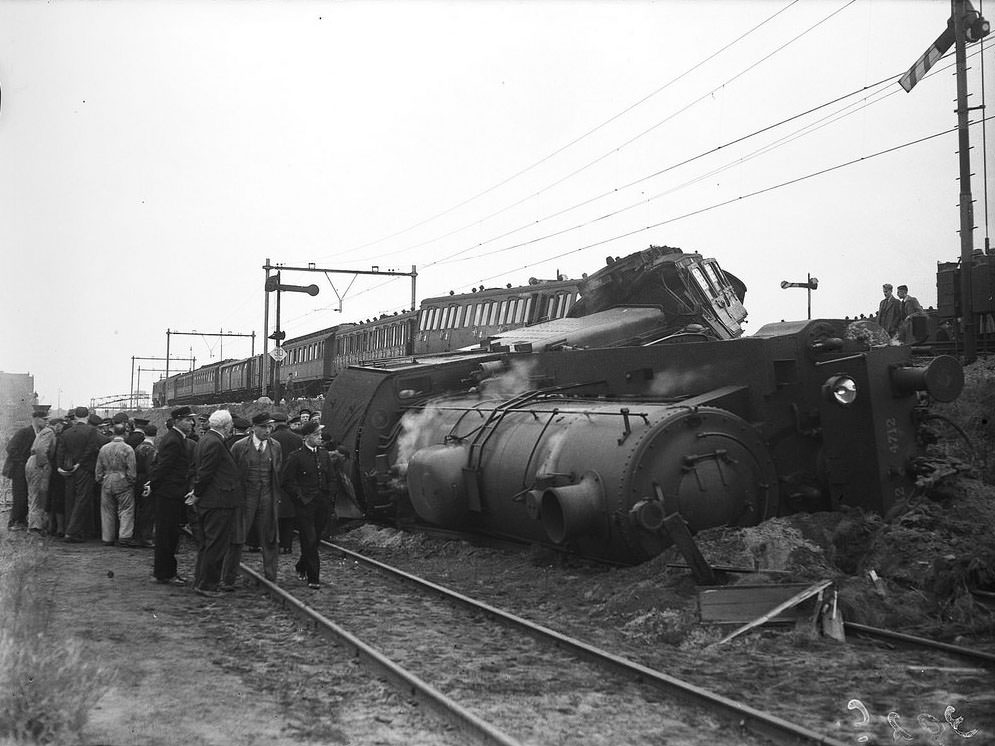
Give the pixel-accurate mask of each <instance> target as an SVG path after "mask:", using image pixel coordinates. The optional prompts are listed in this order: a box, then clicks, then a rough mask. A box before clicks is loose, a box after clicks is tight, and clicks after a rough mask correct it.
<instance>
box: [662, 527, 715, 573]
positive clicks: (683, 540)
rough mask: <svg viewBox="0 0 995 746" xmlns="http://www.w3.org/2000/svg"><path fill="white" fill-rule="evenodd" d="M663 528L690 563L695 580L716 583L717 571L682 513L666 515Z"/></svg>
mask: <svg viewBox="0 0 995 746" xmlns="http://www.w3.org/2000/svg"><path fill="white" fill-rule="evenodd" d="M663 529H664V531H666V532H667V534H668V535H669V536H670V539H671V541H673V542H674V546H676V547H677V550H678V551H679V552H680V553H681V555H682V556H683V557H684V559H685V561H686V562H687V563H688V566H689V567H690V568H691V574H692V575H694V580H695V582H696V583H698V584H699V585H715V573H714V572H712V568H711V566H710V565H709V564H708V561H707V560H706V559H705V558H704V556H702V554H701V551H700V550H699V549H698V545H697V544H695V543H694V539H692V538H691V532H690V531H688V525H687V523H686V522H685V521H684V518H683V517H682V516H681V514H680V513H671V514H670V515H668V516H666V517H665V518H664V519H663Z"/></svg>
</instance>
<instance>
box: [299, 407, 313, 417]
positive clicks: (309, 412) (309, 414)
mask: <svg viewBox="0 0 995 746" xmlns="http://www.w3.org/2000/svg"><path fill="white" fill-rule="evenodd" d="M305 412H307V413H308V416H309V417H310V416H311V414H312V412H311V410H310V409H302V410H301V411H300V412H298V413H297V414H298V416H300V415H302V414H304V413H305Z"/></svg>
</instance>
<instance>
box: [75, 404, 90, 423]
mask: <svg viewBox="0 0 995 746" xmlns="http://www.w3.org/2000/svg"><path fill="white" fill-rule="evenodd" d="M88 414H90V410H89V409H87V408H86V407H76V409H74V410H73V417H76V418H77V419H80V420H81V419H83V418H84V417H86V416H87V415H88Z"/></svg>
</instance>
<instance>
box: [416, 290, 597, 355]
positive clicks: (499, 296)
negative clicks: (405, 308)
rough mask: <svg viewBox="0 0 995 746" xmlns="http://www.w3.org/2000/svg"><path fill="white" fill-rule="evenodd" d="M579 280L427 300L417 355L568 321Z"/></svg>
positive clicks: (461, 346) (420, 327)
mask: <svg viewBox="0 0 995 746" xmlns="http://www.w3.org/2000/svg"><path fill="white" fill-rule="evenodd" d="M577 295H578V283H577V281H576V280H538V279H534V278H533V279H532V280H531V281H530V282H529V284H528V285H525V286H519V287H512V286H511V285H508V286H507V287H505V288H483V287H482V288H480V289H479V290H477V291H474V292H471V293H464V294H461V295H455V294H451V295H449V296H444V295H443V296H438V297H434V298H426V299H425V300H424V301H423V303H422V306H421V312H420V314H419V316H418V331H417V335H416V336H415V339H414V345H413V348H414V349H413V352H414V354H416V355H424V354H426V353H436V352H449V351H451V350H458V349H461V348H463V347H467V346H469V345H473V344H476V343H478V342H480V341H481V340H483V339H487V338H488V337H489V336H491V335H493V334H499V333H501V332H504V331H507V330H508V329H513V328H517V327H521V326H528V325H530V324H536V323H539V322H542V321H548V320H550V319H560V318H563V317H564V316H566V315H567V314H568V313H569V312H570V310H571V309H572V308H573V304H574V303H575V302H576V300H577Z"/></svg>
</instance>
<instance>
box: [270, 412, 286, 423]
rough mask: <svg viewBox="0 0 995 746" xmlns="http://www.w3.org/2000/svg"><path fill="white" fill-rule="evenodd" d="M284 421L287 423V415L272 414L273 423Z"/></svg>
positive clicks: (281, 413) (283, 413) (280, 413)
mask: <svg viewBox="0 0 995 746" xmlns="http://www.w3.org/2000/svg"><path fill="white" fill-rule="evenodd" d="M286 421H287V414H286V413H285V412H274V413H273V422H286Z"/></svg>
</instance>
